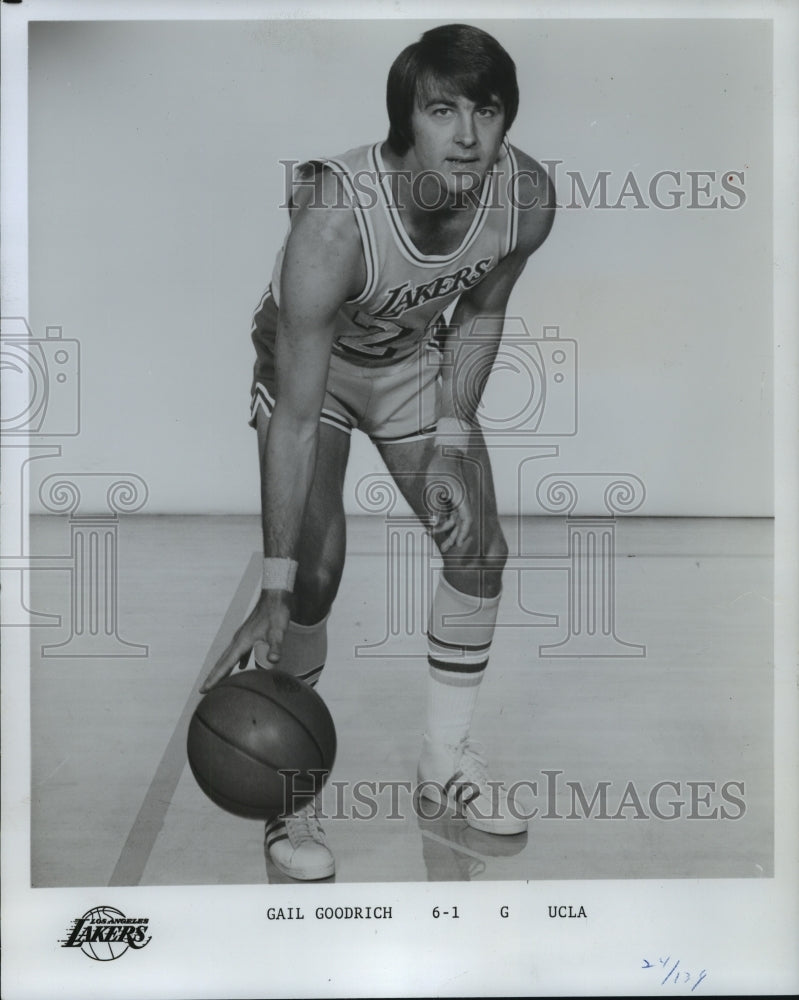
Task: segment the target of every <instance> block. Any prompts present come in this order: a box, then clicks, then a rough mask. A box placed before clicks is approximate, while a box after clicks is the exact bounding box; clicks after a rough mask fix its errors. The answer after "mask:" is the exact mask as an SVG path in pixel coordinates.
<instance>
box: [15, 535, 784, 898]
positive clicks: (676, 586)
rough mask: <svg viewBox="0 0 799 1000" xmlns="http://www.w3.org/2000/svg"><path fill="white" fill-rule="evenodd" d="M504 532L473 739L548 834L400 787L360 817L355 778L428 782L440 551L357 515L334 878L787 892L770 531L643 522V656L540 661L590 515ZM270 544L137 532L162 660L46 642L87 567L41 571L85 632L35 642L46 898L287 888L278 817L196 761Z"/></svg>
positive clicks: (339, 674)
mask: <svg viewBox="0 0 799 1000" xmlns="http://www.w3.org/2000/svg"><path fill="white" fill-rule="evenodd" d="M506 533H507V534H508V537H509V541H510V544H511V549H512V551H513V552H514V553H515V557H514V558H515V561H512V569H511V570H510V571H509V572H508V573H506V578H505V592H504V595H503V601H502V607H501V611H500V619H499V628H498V629H497V635H496V640H495V643H494V649H493V653H492V658H491V663H490V665H489V671H488V673H487V675H486V679H485V682H484V684H483V690H482V692H481V698H480V702H479V705H478V708H477V713H476V718H475V723H474V733H475V736H477V737H478V738H480V739H481V740H482V741H483V742H484V743H485V744H486V747H487V749H488V752H489V759H490V761H491V765H492V772H493V774H494V776H501V777H502V778H503V779H505V780H506V781H507V782H513V781H527V782H531V783H535V790H533V788H531V787H530V786H527V790H526V796H527V797H526V798H524V797H523V798H522V799H520V802H521V803H522V807H524V808H526V809H527V811H528V812H531V811H532V809H533V808H534V807H535V808H537V809H538V813H537V815H535V816H534V818H532V819H531V821H530V829H529V832H528V834H526V835H522V836H518V837H510V838H502V837H491V836H488V835H485V834H480V833H477V832H476V831H473V830H471V829H469V828H468V827H466V826H465V824H464V822H463V821H462V820H459V819H456V818H449V817H444V818H440V819H429V820H428V819H425V818H423V817H419V816H417V815H416V811H415V810H414V808H413V804H412V802H411V800H410V793H407V792H405V791H404V789H403V786H400V785H398V786H396V787H397V793H396V794H397V796H398V799H397V801H398V808H396V809H395V810H394V812H395V813H397V812H400V813H402V818H390V816H391V813H392V802H391V797H390V796H391V793H390V791H384V792H383V793H378V792H377V790H376V789H375V791H374V794H372V795H371V796H370V795H369V794H367V795H366V797H367V798H370V797H371V799H372V800H373V801H374V802H375V807H374V808H375V811H376V815H375V816H374V817H373V818H371V819H369V820H365V819H356V818H341V816H342V814H344V815H345V816H346V817H349V816H351V813H352V810H353V808H355V809H357V811H358V812H360V813H361V814H363V813H364V812H368V811H369V808H368V807H367V806H365V805H363V804H360V805H359V804H358V802H357V801H354V800H353V790H354V786H355V783H356V782H359V781H361V782H369V781H371V782H413V781H414V779H415V771H416V758H417V753H418V748H419V743H420V739H421V733H422V727H423V713H424V703H425V682H426V661H425V641H424V635H423V610H422V609H423V605H424V603H425V601H426V599H427V594H428V591H429V581H428V578H427V576H426V574H425V573H424V572H422V571H421V570H420V567H422V566H423V565H424V562H425V560H424V557H423V554H422V555H420V552H421V551H422V550H421V549H420V545H421V536H420V534H419V533H418V532H415V529H412V528H410V527H408V525H402V524H401V525H399V527H398V525H397V523H391V524H388V525H387V523H386V522H384V521H383V520H381V519H380V518H377V517H371V518H368V517H362V518H352V519H351V520H350V521H349V543H348V553H349V554H348V560H347V566H346V569H345V575H344V580H343V582H342V586H341V592H340V595H339V598H338V600H337V603H336V606H335V608H334V611H333V614H332V616H331V620H330V629H329V634H330V654H329V659H328V667H327V669H326V671H325V674H324V675H323V677H322V680H321V682H320V685H319V689H318V690H319V691H320V693H321V694H322V695H323V697H324V698H325V700H326V701H327V702H328V705H329V706H330V709H331V712H332V713H333V716H334V719H335V721H336V726H337V730H338V737H339V751H338V757H337V761H336V766H335V770H334V774H333V778H332V781H331V783H330V784H329V785H328V787H327V788H326V790H325V793H324V796H323V800H322V807H323V810H324V811H325V812H326V813H327V814H328V815H332V816H333V817H334V818H331V819H328V820H327V822H326V824H325V827H326V830H327V834H328V840H329V842H330V844H331V847H332V849H333V851H334V853H335V855H336V859H337V864H338V871H337V875H336V879H337V881H340V882H373V881H375V882H377V881H425V880H428V879H429V880H433V881H442V880H468V879H486V880H504V879H571V878H573V879H586V878H627V877H629V878H688V877H758V876H768V875H771V874H772V873H773V860H772V816H773V792H772V771H773V761H772V737H773V719H772V714H773V712H772V691H773V688H772V620H771V619H772V615H771V611H772V601H771V592H772V583H771V580H772V523H771V522H770V521H768V520H738V519H694V520H692V519H675V520H672V519H647V518H626V519H620V520H619V521H618V522H617V524H616V536H615V540H616V557H615V561H614V567H615V598H616V601H615V611H616V625H615V629H616V633H617V635H618V637H619V638H620V639H622V640H624V641H626V642H628V643H634V644H640V645H642V646H645V655H644V656H637V657H622V656H605V657H594V658H576V657H571V658H569V657H559V658H556V657H553V656H551V655H549V654H551V653H552V652H555V650H543V651H540V650H539V647H540V646H542V645H550V646H551V645H553V644H556V643H558V642H560V641H561V640H562V639H563V638H564V637H565V636H566V634H567V629H568V615H567V612H568V608H569V603H568V598H569V588H568V580H569V574H568V573H567V572H566V570H567V569H568V566H569V563H568V559H567V558H565V557H566V554H567V551H568V549H567V544H568V543H567V524H566V521H565V520H564V519H560V518H526V519H524V520H523V521H522V522H521V523H520V524H516V523H515V521H513V520H510V519H509V520H508V522H507V524H506ZM397 539H399V542H398V541H397ZM31 547H32V552H33V553H34V554H39V555H48V556H53V555H59V554H64V553H68V552H69V551H70V527H69V524H68V522H67V521H66V520H64V519H60V518H55V517H37V518H34V519H33V525H32V530H31ZM387 547H391V548H392V551H393V552H394V555H393V556H392V558H391V559H390V560H388V559H387V557H386V549H387ZM259 548H260V530H259V525H258V521H257V519H256V518H247V517H187V518H181V517H144V516H131V517H123V518H122V519H121V521H120V524H119V530H118V567H119V589H118V601H117V605H118V631H119V635H120V637H121V638H122V639H124V640H127V641H129V642H131V643H138V644H146V646H147V655H146V656H134V657H124V658H123V657H98V658H94V657H89V656H76V657H72V658H67V657H63V656H58V655H55V656H54V655H52V654H53V653H56V654H57V653H58V652H59V650H58V649H50V650H44V651H43V649H42V647H43V646H51V645H53V644H57V643H60V642H63V641H64V640H66V639H67V638H68V637H69V634H70V574H69V572H68V571H66V570H64V569H59V570H53V569H51V570H42V571H36V572H33V573H32V574H31V578H32V579H31V603H32V607H33V609H34V610H38V611H47V612H49V613H55V614H59V615H61V616H62V625H61V626H60V627H49V628H44V627H37V628H35V629H34V630H33V633H32V656H31V719H32V722H31V727H32V798H31V801H32V818H31V822H32V845H31V846H32V876H31V877H32V883H33V885H35V886H73V885H77V886H99V885H108V884H112V885H120V884H138V883H141V884H175V885H180V884H211V883H218V884H225V883H231V884H243V883H259V882H265V881H281V876H280V875H279V873H277V872H276V871H275V870H274V868H273V867H272V866H271V864H269V863H268V861H267V860H266V859H265V857H264V851H263V844H262V839H263V837H262V835H263V827H262V824H260V823H258V822H255V821H247V820H241V819H237V818H235V817H233V816H229V815H227V814H226V813H224V812H222V811H221V810H220V809H218V808H217V807H216V806H214V805H213V804H212V803H211V802H210V801H208V800H207V799H206V798H205V797H204V796H203V794H202V792H201V791H200V790H199V788H198V787H197V785H196V784H195V782H194V780H193V778H192V776H191V773H190V771H189V769H188V766H187V765H186V761H185V731H186V725H187V723H188V718H189V716H190V713H191V711H192V710H193V708H194V705H195V704H196V702H197V700H198V697H199V695H198V693H197V686H198V682H199V680H200V679H201V677H202V676H203V675H204V673H205V672H206V671H207V669H208V668H209V666H210V664H211V663H212V662H213V660H214V658H215V656H216V655H217V653H218V651H219V650H220V649H221V648H222V647H223V646H224V645H225V643H226V642H227V640H228V638H229V636H230V634H231V633H232V631H233V629H234V628H235V627H236V625H237V624H238V623H239V622H240V620H241V619H242V618H243V616H244V614H245V613H246V610H247V607H248V605H249V603H250V602H251V601H252V599H253V598H254V595H255V593H256V588H257V586H258V579H259V561H258V557H257V552H258V550H259ZM522 554H526V555H522ZM531 554H535V555H539V556H540V555H547V556H550V557H553V558H550V559H549V560H541V561H540V562H539V563H538V564H536V563H535V561H534V560H530V559H529V556H530V555H531ZM525 560H527V561H525ZM436 565H437V564H435V563H433V564H432V568H433V569H435V566H436ZM544 567H545V568H544ZM597 582H598V583H601V580H598V581H597ZM398 592H401V596H399V597H398V596H397V594H398ZM536 614H539V615H549V616H557V624H552V623H550V624H547V622H550V621H553V620H554V619H539V618H537V617H535V616H536ZM62 651H63V650H62ZM43 654H44V655H43ZM333 782H335V785H334V784H333ZM662 782H670V783H674V784H668V785H660V787H659V791H658V788H657V786H659V783H662ZM689 782H694V783H696V782H708V783H712V784H705V785H696V784H695V785H693V786H691V785H689ZM731 782H734V783H736V784H728V783H731ZM603 783H604V784H603ZM630 783H632V784H630ZM723 786H725V787H724V792H723V793H722V787H723ZM364 789H367V793H368V786H364V785H362V786H361V790H362V794H363V790H364ZM631 789H632V790H631ZM603 790H604V792H603ZM653 790H654V791H653ZM595 794H598V795H599V796H600V797H599V798H597V799H596V800H595V801H594V802H593V804H592V803H591V799H592V796H594V795H595ZM602 794H605V796H606V804H605V811H604V812H602V811H601V809H600V806H601V801H600V799H601V795H602ZM581 795H582V796H583V798H584V800H585V801H584V802H583V800H582V799H581V797H580V796H581ZM692 797H693V800H692ZM653 803H654V807H653ZM670 803H676V805H674V804H672V805H670ZM680 803H682V804H680ZM722 809H723V810H724V811H725V812H726V814H727V816H728V817H729V818H721V816H720V811H721V810H722ZM654 810H657V811H659V812H660V814H661V817H666V816H669V815H673V816H674V818H668V819H667V818H659V817H658V815H657V813H656V812H655V811H654ZM714 810H716V818H701V817H705V816H706V815H707V814H708V813H713V811H714ZM600 813H601V816H600V815H599V814H600ZM337 814H338V815H337ZM586 814H587V815H586ZM569 816H571V817H572V818H568V817H569ZM614 816H615V817H616V818H611V817H614ZM601 817H606V818H601ZM733 817H735V818H733Z"/></svg>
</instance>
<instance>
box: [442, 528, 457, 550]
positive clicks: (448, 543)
mask: <svg viewBox="0 0 799 1000" xmlns="http://www.w3.org/2000/svg"><path fill="white" fill-rule="evenodd" d="M456 541H457V525H455V526H454V527H453V529H452V530H451V531H450V533H449V534H448V535H447V537H446V538H444V539H443V540H442V541H441V543H440V544H439V549H440V550H441V552H442V554H443V553H444V552H449V550H450V549H451V548H452V546H453V545H454V544H455V542H456Z"/></svg>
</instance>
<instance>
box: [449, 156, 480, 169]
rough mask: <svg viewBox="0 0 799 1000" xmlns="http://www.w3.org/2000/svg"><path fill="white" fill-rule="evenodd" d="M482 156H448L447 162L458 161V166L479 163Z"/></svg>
mask: <svg viewBox="0 0 799 1000" xmlns="http://www.w3.org/2000/svg"><path fill="white" fill-rule="evenodd" d="M479 162H480V158H479V157H478V156H468V157H466V156H448V157H447V163H457V164H458V166H461V167H462V166H464V165H467V164H469V163H479Z"/></svg>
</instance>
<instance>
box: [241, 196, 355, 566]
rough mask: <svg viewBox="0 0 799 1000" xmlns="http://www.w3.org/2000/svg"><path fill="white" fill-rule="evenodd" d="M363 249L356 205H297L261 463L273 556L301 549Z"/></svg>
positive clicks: (267, 550)
mask: <svg viewBox="0 0 799 1000" xmlns="http://www.w3.org/2000/svg"><path fill="white" fill-rule="evenodd" d="M353 237H354V238H353ZM359 255H360V243H359V242H358V237H357V231H355V226H354V223H353V221H352V219H351V216H350V213H349V212H347V211H344V210H342V209H340V208H339V209H332V208H331V209H327V210H320V209H319V208H313V209H307V208H306V209H304V210H303V209H300V210H299V211H298V212H297V214H296V216H295V220H294V223H293V227H292V232H291V236H290V237H289V241H288V244H287V246H286V252H285V256H284V262H283V273H282V279H281V284H280V316H279V323H278V333H277V358H276V362H277V365H276V367H277V392H276V403H275V408H274V412H273V415H272V418H271V420H270V423H269V431H268V435H267V443H266V459H265V465H264V468H263V470H262V486H261V505H262V517H263V539H264V555H266V556H277V557H288V558H291V557H293V556H294V554H295V550H296V546H297V540H298V538H299V532H300V527H301V525H302V518H303V514H304V512H305V507H306V504H307V500H308V493H309V491H310V487H311V481H312V479H313V474H314V468H315V464H316V447H317V441H318V437H319V415H320V412H321V408H322V402H323V400H324V394H325V384H326V381H327V373H328V367H329V364H330V350H331V346H332V343H333V335H334V332H335V318H336V314H337V312H338V310H339V308H340V307H341V305H342V304H343V303H344V302H345V301H346V299H348V298H351V297H352V296H353V295H355V294H357V291H358V287H357V280H358V275H359V266H358V264H359Z"/></svg>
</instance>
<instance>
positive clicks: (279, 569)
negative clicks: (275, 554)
mask: <svg viewBox="0 0 799 1000" xmlns="http://www.w3.org/2000/svg"><path fill="white" fill-rule="evenodd" d="M296 576H297V563H296V562H295V560H294V559H273V558H270V557H268V556H265V557H264V570H263V582H262V583H261V589H262V590H288V591H289V592H291V591H293V590H294V578H295V577H296Z"/></svg>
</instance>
